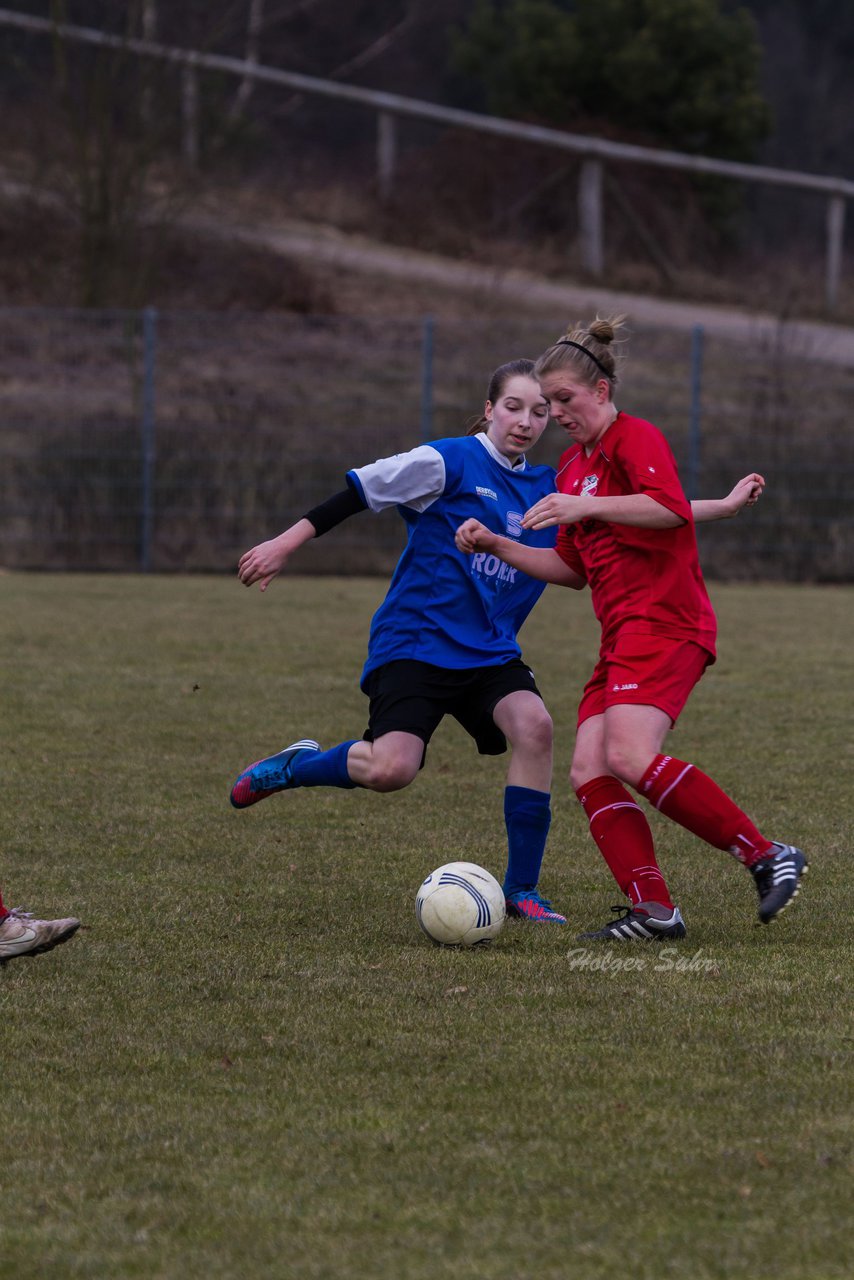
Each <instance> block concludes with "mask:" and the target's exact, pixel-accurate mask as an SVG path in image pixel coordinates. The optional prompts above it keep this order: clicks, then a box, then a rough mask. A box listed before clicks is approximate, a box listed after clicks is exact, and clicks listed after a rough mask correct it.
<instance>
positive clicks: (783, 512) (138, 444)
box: [0, 309, 854, 581]
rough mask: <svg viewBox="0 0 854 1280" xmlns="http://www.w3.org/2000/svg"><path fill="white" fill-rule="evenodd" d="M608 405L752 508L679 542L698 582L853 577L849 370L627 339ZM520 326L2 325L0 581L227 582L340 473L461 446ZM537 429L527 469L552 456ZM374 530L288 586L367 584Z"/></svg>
mask: <svg viewBox="0 0 854 1280" xmlns="http://www.w3.org/2000/svg"><path fill="white" fill-rule="evenodd" d="M632 329H633V332H632V337H631V343H630V347H629V360H628V362H627V364H626V367H625V370H624V373H623V378H622V386H621V389H620V394H619V396H618V402H619V403H620V404H621V405H622V406H623V407H625V408H626V409H628V410H630V411H631V412H633V413H635V414H637V415H638V416H641V417H647V418H649V419H650V420H652V421H654V422H656V423H657V424H658V425H659V426H660V427H661V428H662V429H663V430H664V431H665V433H666V435H667V437H668V439H669V440H670V443H671V445H672V447H673V449H674V452H675V454H676V457H677V460H678V462H679V464H680V469H681V473H682V477H683V481H684V482H685V486H686V489H687V490H688V491H689V492H690V493H693V494H699V495H701V496H714V495H718V494H720V493H723V492H725V491H726V490H728V488H729V487H730V485H731V484H732V483H733V481H734V480H735V479H737V478H738V476H740V475H741V474H743V473H744V472H745V471H748V470H757V471H761V472H763V474H764V475H765V477H766V480H767V482H768V489H767V492H766V495H765V497H763V499H762V502H761V503H760V504H759V506H758V507H757V508H756V509H755V510H754V511H751V512H749V513H745V514H744V515H742V516H741V518H740V519H738V520H735V521H731V522H725V523H722V524H717V525H714V526H707V527H706V528H704V529H701V531H700V541H701V551H702V556H703V563H704V566H705V569H706V571H707V573H708V574H709V575H710V576H712V577H719V578H751V577H763V578H775V579H789V580H818V581H850V580H852V578H854V496H852V490H853V489H854V432H852V430H851V427H850V422H849V419H850V408H849V406H850V404H851V402H852V394H854V371H852V370H847V369H844V368H840V367H839V366H838V365H829V364H825V363H822V361H821V359H820V355H821V353H820V352H817V351H811V350H808V349H805V348H804V346H803V345H802V343H800V342H799V341H798V339H797V336H796V335H793V334H791V333H789V332H788V331H787V330H786V328H785V327H781V329H780V330H779V332H778V333H777V334H776V336H775V337H774V338H771V339H769V338H767V337H762V338H760V337H757V339H756V341H755V342H753V343H741V344H739V345H736V344H731V343H727V342H725V341H723V340H722V339H720V338H717V337H714V338H713V337H712V336H710V335H708V334H703V332H702V331H701V330H699V329H697V330H695V331H694V332H693V333H687V334H677V333H673V332H670V331H663V330H657V329H653V328H649V327H646V326H643V325H642V324H634V325H633V326H632ZM554 336H555V334H554V330H553V327H551V326H549V327H548V329H546V328H545V327H541V326H539V325H538V323H537V322H536V320H533V321H532V320H524V319H520V320H507V319H506V318H504V317H502V318H501V319H500V320H498V319H496V320H492V319H489V318H487V319H484V320H482V321H478V322H476V323H475V322H472V321H471V320H460V321H451V320H445V319H443V320H441V321H439V320H433V319H431V318H430V317H423V316H422V317H412V318H406V317H394V318H388V319H377V318H375V317H371V318H364V317H343V316H319V315H317V316H291V315H280V314H279V315H271V314H263V315H254V314H253V315H236V314H233V313H217V314H193V313H155V312H153V311H147V312H142V313H138V312H101V313H98V312H91V311H54V310H50V311H48V310H35V309H34V310H19V309H15V310H11V309H6V310H0V406H2V412H1V413H0V566H4V567H7V568H38V569H51V568H52V569H108V570H127V571H134V570H143V571H145V570H154V571H166V572H168V571H227V572H232V571H233V569H234V566H235V563H236V560H237V558H238V557H239V555H240V553H241V552H242V551H243V550H245V549H246V548H247V547H248V546H251V545H253V544H254V543H255V542H257V541H259V540H261V539H262V538H265V537H269V536H271V535H272V534H274V533H276V532H278V531H280V530H281V529H283V528H284V527H285V526H286V525H288V524H289V523H291V522H292V521H293V520H295V519H296V518H297V517H299V516H300V515H302V514H303V512H304V511H305V510H306V509H308V508H309V507H310V506H312V505H313V504H314V503H316V502H317V501H319V500H320V499H322V498H324V497H326V496H327V495H328V494H330V493H332V492H334V491H336V490H337V489H339V488H341V487H342V485H343V477H344V473H345V472H346V470H347V468H348V467H351V466H355V465H359V464H361V463H364V462H368V461H370V460H372V459H373V458H375V457H380V456H384V455H387V454H390V453H395V452H398V451H400V450H403V449H407V448H411V447H412V446H414V445H415V444H418V443H420V442H422V441H424V440H429V439H435V438H438V437H440V436H445V435H456V434H459V433H461V432H462V431H464V430H465V428H466V425H467V422H468V421H469V420H470V419H471V418H472V417H473V416H475V415H476V414H477V413H478V412H479V411H480V408H481V406H482V403H483V397H484V393H485V387H486V383H487V381H488V377H489V373H490V371H491V370H492V369H493V368H494V367H495V366H497V365H498V364H501V363H503V362H504V361H505V360H507V359H512V358H514V357H517V356H520V355H528V356H536V355H537V354H538V353H539V352H540V351H541V350H543V349H544V347H545V346H546V345H548V343H549V342H550V341H552V340H553V338H554ZM562 448H563V436H562V433H561V432H560V431H559V430H558V429H557V428H556V427H554V426H551V427H549V429H548V431H547V432H546V434H545V436H544V437H543V439H542V440H541V442H540V444H539V445H538V447H537V460H539V461H552V462H555V461H556V460H557V458H558V456H559V454H560V452H561V450H562ZM402 540H403V531H402V522H401V521H400V520H399V519H397V518H396V516H395V515H394V513H386V514H384V515H382V516H379V517H374V516H371V515H369V514H365V515H363V516H359V517H356V518H354V519H352V520H350V521H348V522H347V523H346V524H345V525H343V526H342V527H341V528H339V529H337V530H335V531H334V532H333V533H332V534H330V535H329V536H328V537H326V538H323V539H319V540H318V541H317V542H316V543H312V544H310V545H309V546H308V547H307V548H305V550H304V551H303V552H302V553H301V557H300V561H299V565H298V566H297V567H298V568H299V569H300V570H301V571H304V572H327V573H335V572H363V573H374V572H387V571H388V570H389V569H390V568H391V566H392V565H393V563H394V560H395V558H396V556H397V554H398V552H399V550H400V547H401V546H402Z"/></svg>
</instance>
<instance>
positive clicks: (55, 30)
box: [0, 9, 854, 313]
mask: <svg viewBox="0 0 854 1280" xmlns="http://www.w3.org/2000/svg"><path fill="white" fill-rule="evenodd" d="M0 26H10V27H17V28H19V29H20V30H22V31H29V32H32V33H34V34H41V35H51V36H54V37H58V38H61V39H64V40H69V41H77V42H80V43H85V44H92V45H100V46H102V47H104V48H114V49H122V50H126V51H129V52H131V53H135V54H139V55H140V56H143V57H151V58H158V59H160V60H162V61H165V62H171V63H174V64H175V65H176V66H179V67H180V68H181V69H182V75H183V95H182V101H183V135H182V136H183V152H184V157H185V160H186V161H187V163H189V164H190V165H194V164H196V163H197V161H198V156H199V122H198V86H197V77H198V72H199V70H200V69H204V70H208V71H218V72H222V73H223V74H225V75H233V76H237V77H239V78H240V80H241V81H244V82H245V81H246V80H247V79H250V80H255V81H259V82H263V83H266V84H272V85H278V86H280V87H281V88H283V89H288V90H291V91H296V92H298V93H300V94H306V95H308V96H315V97H324V98H333V99H336V100H337V101H339V102H350V103H353V104H354V105H357V106H360V107H365V108H367V109H368V110H371V111H374V112H375V113H376V117H377V150H376V157H377V159H376V163H377V182H378V186H379V190H380V193H381V194H382V195H386V196H387V195H388V194H389V193H390V191H391V189H392V186H393V183H394V174H395V167H396V158H397V151H398V131H397V122H398V120H400V119H402V118H407V117H409V118H415V119H418V120H429V121H432V122H434V123H436V124H440V125H447V126H450V127H453V128H457V129H468V130H471V131H473V132H476V133H483V134H492V135H494V136H497V137H502V138H514V139H516V140H518V141H523V142H526V143H529V144H532V145H535V146H543V147H549V148H552V149H554V150H559V151H569V152H573V153H575V154H576V155H580V156H582V157H583V161H582V165H581V173H580V177H579V186H578V211H579V227H580V253H581V262H582V265H583V267H584V269H585V270H586V271H587V272H589V273H590V274H591V275H592V276H595V277H601V276H602V275H603V273H604V270H605V248H604V233H603V226H604V217H603V186H604V181H603V177H604V166H605V164H606V163H607V162H608V161H612V162H615V161H618V162H620V163H623V164H625V163H630V164H639V165H647V166H653V167H658V168H665V169H676V170H679V171H681V172H684V173H693V174H710V175H714V176H717V177H720V178H728V179H732V180H734V181H738V182H753V183H764V184H766V185H771V186H777V187H789V188H794V189H796V190H799V191H806V192H812V193H814V194H816V195H820V196H824V197H825V198H826V200H827V217H826V228H825V232H826V249H825V279H824V301H825V306H826V308H827V311H828V312H831V313H832V312H833V311H834V310H835V308H836V304H837V301H838V298H839V284H840V278H841V275H842V260H843V245H844V234H845V212H846V203H847V201H848V200H849V199H851V197H852V196H854V182H851V181H848V180H847V179H844V178H837V177H829V176H825V175H822V174H812V173H799V172H795V171H793V170H789V169H775V168H770V167H768V166H764V165H754V164H742V163H739V162H737V161H733V160H718V159H715V158H714V157H711V156H695V155H689V154H687V153H683V152H679V151H667V150H659V149H657V148H654V147H641V146H636V145H634V144H630V143H621V142H612V141H610V140H608V139H606V138H596V137H591V136H588V135H585V134H576V133H567V132H565V131H563V130H560V129H550V128H545V127H543V126H540V125H531V124H522V123H520V122H518V121H514V120H503V119H499V118H498V117H495V116H484V115H478V114H476V113H475V112H471V111H460V110H457V109H456V108H453V107H443V106H440V105H438V104H437V103H433V102H423V101H420V100H419V99H416V98H406V97H402V96H401V95H399V94H395V93H383V92H381V91H379V90H376V89H365V88H362V87H360V86H358V85H348V84H339V83H337V82H335V81H332V80H320V79H317V78H315V77H313V76H305V75H300V74H299V73H298V72H295V71H280V70H279V69H278V68H276V67H267V66H263V65H261V64H259V63H256V62H253V61H244V60H242V59H240V58H231V57H226V56H223V55H221V54H213V53H198V52H196V51H194V50H191V49H179V48H175V47H173V46H169V45H162V44H157V43H156V42H154V41H152V40H137V39H134V38H131V37H123V36H114V35H109V34H108V33H106V32H103V31H97V30H94V29H92V28H90V27H80V26H73V25H71V24H69V23H54V22H51V21H50V20H48V19H45V18H34V17H30V16H29V15H28V14H23V13H17V12H15V11H14V10H11V9H0Z"/></svg>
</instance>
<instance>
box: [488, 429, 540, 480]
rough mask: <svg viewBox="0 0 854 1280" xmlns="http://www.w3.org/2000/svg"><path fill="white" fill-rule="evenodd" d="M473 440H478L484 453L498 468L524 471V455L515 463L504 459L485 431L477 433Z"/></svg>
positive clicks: (525, 462) (525, 465) (525, 461)
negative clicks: (488, 455) (489, 456)
mask: <svg viewBox="0 0 854 1280" xmlns="http://www.w3.org/2000/svg"><path fill="white" fill-rule="evenodd" d="M475 440H479V441H480V443H481V444H482V445H483V447H484V449H485V450H486V452H487V453H488V454H490V455H491V456H492V457H493V458H494V459H495V461H496V462H497V463H498V464H499V465H500V466H502V467H506V468H507V470H508V471H524V469H525V467H527V465H528V462H527V459H526V458H525V457H524V455H520V457H519V459H518V460H517V461H516V462H511V461H510V459H509V458H505V457H504V454H503V453H502V452H501V451H500V450H499V449H496V447H495V445H494V444H493V443H492V441H491V440H490V438H489V436H488V435H487V434H486V432H485V431H478V433H477V435H476V436H475Z"/></svg>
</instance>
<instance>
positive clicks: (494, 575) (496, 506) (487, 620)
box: [347, 434, 556, 688]
mask: <svg viewBox="0 0 854 1280" xmlns="http://www.w3.org/2000/svg"><path fill="white" fill-rule="evenodd" d="M347 480H348V483H350V484H352V485H355V487H356V488H357V489H358V490H359V492H360V494H361V495H362V497H363V498H364V500H365V503H366V504H367V506H368V507H370V509H371V510H372V511H382V510H385V509H386V508H387V507H390V506H396V507H397V508H398V510H399V511H400V514H401V515H402V516H403V519H404V520H405V521H406V531H407V543H406V549H405V550H404V552H403V554H402V556H401V557H400V560H399V561H398V564H397V567H396V569H395V571H394V576H393V577H392V580H391V584H390V586H389V589H388V593H387V594H386V597H385V600H384V601H383V603H382V604H381V605H380V607H379V609H378V610H377V612H376V613H375V614H374V618H373V621H372V623H371V634H370V640H369V643H368V657H367V661H366V663H365V667H364V670H363V672H362V687H363V688H364V687H365V680H366V678H367V676H368V673H369V672H371V671H373V670H374V668H375V667H380V666H384V665H385V663H387V662H394V661H396V660H397V659H400V658H408V659H415V660H417V661H419V662H429V663H431V664H432V665H433V666H437V667H447V668H451V669H453V670H465V669H470V668H472V667H487V666H498V665H499V664H501V663H504V662H510V661H511V660H512V659H513V658H518V657H520V649H519V645H518V643H517V640H516V635H517V632H518V631H519V629H520V627H521V626H522V624H523V622H524V621H525V619H526V618H527V616H528V614H529V613H530V612H531V610H532V609H533V607H534V605H535V604H536V602H537V600H538V599H539V598H540V595H541V594H542V592H543V589H544V587H545V583H543V582H539V581H537V580H536V579H535V578H530V577H528V575H527V574H524V573H522V572H521V570H518V569H512V568H510V566H509V565H506V564H504V562H503V561H501V560H499V559H497V557H496V556H492V555H486V554H485V553H484V552H478V553H476V554H475V555H468V554H465V553H463V552H461V551H458V550H457V548H456V546H455V545H454V534H455V533H456V531H457V529H458V527H459V526H460V525H461V524H462V523H463V521H464V520H467V519H468V518H469V517H471V516H473V517H475V518H476V519H477V520H480V521H481V523H482V524H484V525H486V527H487V528H488V529H490V530H492V532H493V533H499V534H502V535H504V536H505V537H508V538H513V539H514V540H515V541H518V542H524V543H525V544H526V545H528V546H534V547H552V546H554V543H555V537H556V530H555V529H554V528H550V529H541V530H539V531H537V532H534V531H532V530H528V529H523V528H522V516H523V515H524V513H525V512H526V511H527V510H528V508H529V507H531V506H533V504H534V503H535V502H537V501H539V499H540V498H543V497H545V496H546V495H547V494H550V493H554V491H555V472H554V470H553V468H552V467H546V466H536V467H532V466H529V465H528V464H527V463H526V462H525V461H524V459H523V460H522V463H521V465H517V466H515V467H513V466H511V465H510V463H509V461H508V460H507V459H506V458H504V457H503V455H502V454H500V453H499V452H498V450H497V449H495V447H494V446H493V445H492V443H491V442H490V441H489V440H488V439H487V437H486V436H485V435H484V434H480V435H477V436H455V437H452V438H450V439H447V440H435V441H433V442H432V443H431V444H429V445H419V446H418V448H416V449H411V450H410V451H409V452H408V453H401V454H397V455H396V456H395V457H392V458H381V459H380V460H379V461H378V462H373V463H370V464H369V465H368V466H366V467H356V468H355V469H354V470H352V471H348V473H347Z"/></svg>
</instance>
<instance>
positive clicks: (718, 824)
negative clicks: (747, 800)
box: [638, 756, 773, 867]
mask: <svg viewBox="0 0 854 1280" xmlns="http://www.w3.org/2000/svg"><path fill="white" fill-rule="evenodd" d="M638 791H640V793H641V795H642V796H645V797H646V798H647V800H649V802H650V804H653V805H655V807H656V809H658V810H659V812H661V813H663V814H664V815H665V816H666V817H668V818H672V819H673V821H674V822H678V823H679V825H680V826H682V827H685V828H686V829H687V830H688V831H690V832H692V833H693V835H695V836H699V837H700V839H701V840H705V841H706V843H707V844H711V845H714V846H715V848H716V849H724V850H726V852H727V853H732V854H734V856H735V857H736V858H738V860H739V862H743V863H744V865H745V866H746V867H752V866H753V865H754V863H756V862H761V860H762V859H763V858H764V856H765V855H766V853H767V852H768V850H769V849H770V848H771V846H772V844H773V841H771V840H766V839H765V837H764V836H763V835H762V834H761V832H760V831H758V830H757V828H756V827H755V826H754V824H753V822H751V820H750V818H748V816H747V814H746V813H745V812H744V811H743V810H742V809H739V807H738V805H737V804H735V803H734V802H733V801H732V800H730V798H729V796H728V795H726V793H725V792H723V791H721V789H720V787H719V786H718V785H717V783H716V782H713V781H712V779H711V778H709V777H707V775H706V774H705V773H703V772H701V770H700V769H697V768H695V767H694V765H692V764H687V763H686V762H685V761H684V760H676V759H674V758H673V756H656V757H655V759H654V760H653V762H652V764H651V765H650V766H649V768H648V769H647V771H646V773H645V774H644V775H643V777H642V778H641V780H640V784H639V786H638Z"/></svg>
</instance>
